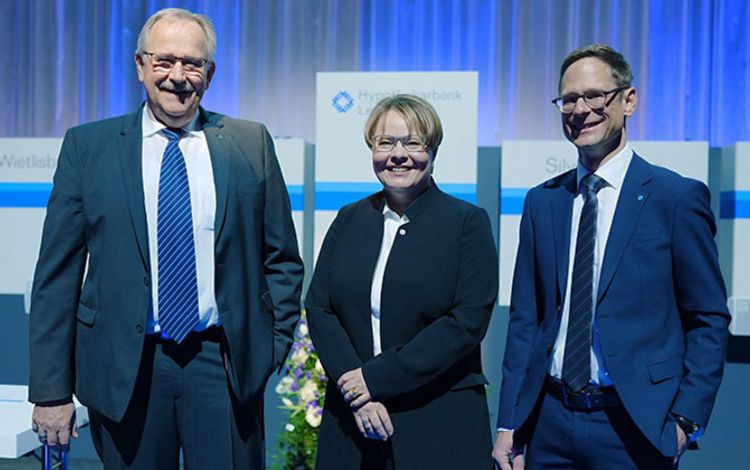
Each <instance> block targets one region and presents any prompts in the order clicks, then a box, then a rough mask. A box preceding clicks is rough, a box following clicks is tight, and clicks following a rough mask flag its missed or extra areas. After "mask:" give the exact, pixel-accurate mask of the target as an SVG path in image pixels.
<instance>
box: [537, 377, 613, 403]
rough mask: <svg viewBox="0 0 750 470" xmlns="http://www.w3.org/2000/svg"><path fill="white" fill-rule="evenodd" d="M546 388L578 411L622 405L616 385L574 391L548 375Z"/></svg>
mask: <svg viewBox="0 0 750 470" xmlns="http://www.w3.org/2000/svg"><path fill="white" fill-rule="evenodd" d="M544 388H545V390H546V392H547V393H549V394H550V395H552V396H553V397H555V398H556V399H558V400H560V401H561V402H562V404H563V405H565V406H566V407H567V408H570V409H573V410H577V411H593V410H600V409H603V408H619V407H622V401H620V397H619V396H618V395H617V392H616V391H615V388H614V387H594V388H588V389H586V390H584V391H582V392H572V391H570V389H568V388H567V387H566V386H565V385H564V384H563V383H562V382H560V381H558V380H556V379H554V378H552V377H548V378H547V383H546V385H545V387H544Z"/></svg>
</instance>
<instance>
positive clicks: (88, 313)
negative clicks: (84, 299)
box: [76, 303, 96, 326]
mask: <svg viewBox="0 0 750 470" xmlns="http://www.w3.org/2000/svg"><path fill="white" fill-rule="evenodd" d="M76 318H78V321H79V322H81V323H83V324H84V325H86V326H94V321H95V320H96V310H95V309H93V308H91V307H88V306H86V305H83V304H82V303H79V304H78V312H77V313H76Z"/></svg>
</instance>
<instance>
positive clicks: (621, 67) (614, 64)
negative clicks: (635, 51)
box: [557, 44, 633, 89]
mask: <svg viewBox="0 0 750 470" xmlns="http://www.w3.org/2000/svg"><path fill="white" fill-rule="evenodd" d="M586 57H593V58H595V59H599V60H601V61H602V62H604V63H606V64H607V65H609V66H610V68H611V69H612V78H614V80H615V83H616V84H617V86H618V87H630V86H631V84H632V82H633V71H632V70H631V69H630V64H628V61H626V60H625V57H623V56H622V54H620V53H619V52H617V51H616V50H614V49H613V48H612V47H610V46H608V45H606V44H591V45H588V46H583V47H579V48H578V49H576V50H574V51H573V52H571V53H570V54H568V57H566V58H565V60H563V63H562V66H560V81H559V82H558V85H557V87H558V89H559V88H560V86H561V85H562V78H563V75H564V74H565V71H566V70H568V67H570V66H571V65H573V63H574V62H578V61H579V60H581V59H585V58H586Z"/></svg>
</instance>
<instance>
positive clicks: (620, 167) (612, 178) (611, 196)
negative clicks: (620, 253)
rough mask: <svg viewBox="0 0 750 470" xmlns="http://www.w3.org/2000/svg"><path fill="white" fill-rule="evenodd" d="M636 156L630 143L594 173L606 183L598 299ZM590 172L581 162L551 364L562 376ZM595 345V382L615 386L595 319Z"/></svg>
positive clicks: (601, 196) (600, 205)
mask: <svg viewBox="0 0 750 470" xmlns="http://www.w3.org/2000/svg"><path fill="white" fill-rule="evenodd" d="M632 159H633V152H632V151H631V150H630V146H629V145H626V146H625V148H623V149H622V150H621V151H620V152H619V153H618V154H617V155H615V156H614V157H613V158H612V159H611V160H610V161H608V162H606V163H605V164H604V165H602V166H601V167H599V168H598V169H597V170H596V171H595V172H594V174H595V175H597V176H599V177H601V178H602V179H604V185H603V186H602V188H601V189H600V190H599V192H598V193H597V197H596V199H597V218H596V245H595V247H594V253H595V255H594V289H593V292H592V293H591V295H592V296H593V300H594V302H595V301H596V293H597V292H598V290H599V274H600V272H601V266H602V261H603V259H604V250H605V247H606V245H607V239H608V237H609V230H610V228H611V227H612V220H613V219H614V216H615V208H616V207H617V199H618V198H619V197H620V190H621V189H622V182H623V181H624V180H625V173H626V172H627V171H628V166H629V165H630V161H631V160H632ZM588 173H589V170H587V169H586V168H585V167H584V166H583V165H581V164H580V162H579V163H578V169H577V178H578V194H576V197H575V199H574V200H573V218H572V220H571V223H570V252H569V254H568V260H569V261H568V282H567V283H566V284H567V287H566V288H565V300H564V303H563V311H562V318H561V320H560V331H559V332H558V334H557V340H556V341H555V346H554V354H553V356H552V364H551V366H550V375H552V376H553V377H555V378H557V379H560V378H561V377H562V368H563V358H564V357H565V338H566V337H567V335H568V318H569V315H570V289H571V285H572V284H573V283H572V281H571V279H572V278H573V262H574V260H575V252H576V239H577V237H578V221H579V219H580V218H581V211H582V209H583V202H584V201H583V193H582V192H581V186H582V185H581V180H582V179H583V177H584V176H586V175H587V174H588ZM594 306H595V307H594V317H596V303H594ZM592 322H593V323H592V336H593V342H592V348H591V381H592V382H593V383H596V384H600V385H612V380H611V379H610V378H609V374H608V373H607V371H606V364H603V363H601V361H603V358H602V357H601V356H600V354H601V348H600V347H599V345H598V341H599V333H598V329H597V325H596V322H595V321H593V319H592Z"/></svg>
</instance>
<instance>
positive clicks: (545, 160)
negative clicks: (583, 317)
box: [498, 141, 708, 306]
mask: <svg viewBox="0 0 750 470" xmlns="http://www.w3.org/2000/svg"><path fill="white" fill-rule="evenodd" d="M630 145H631V147H632V148H633V150H635V152H637V153H638V154H639V155H640V156H642V157H643V158H645V159H646V160H648V161H649V162H651V163H654V164H656V165H660V166H664V167H667V168H669V169H671V170H674V171H676V172H678V173H680V174H682V175H684V176H689V177H691V178H695V179H698V180H700V181H703V182H705V183H706V184H708V143H707V142H667V141H658V142H657V141H633V142H631V143H630ZM577 164H578V153H577V151H576V148H575V147H574V146H573V145H572V144H571V143H569V142H567V141H505V142H503V143H502V159H501V170H500V180H501V182H500V230H499V233H500V241H499V245H498V246H499V251H500V253H499V255H500V292H499V296H498V303H499V304H500V305H505V306H507V305H509V303H510V290H511V282H512V279H513V268H514V266H515V262H516V250H517V249H518V228H519V225H520V222H521V213H522V211H523V201H524V198H525V197H526V193H527V192H528V190H529V189H531V188H533V187H534V186H537V185H539V184H540V183H542V182H544V181H547V180H548V179H550V178H553V177H554V176H556V175H559V174H560V173H564V172H565V171H567V170H570V169H573V168H576V165H577Z"/></svg>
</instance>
